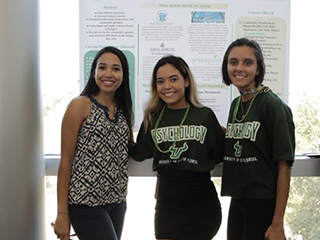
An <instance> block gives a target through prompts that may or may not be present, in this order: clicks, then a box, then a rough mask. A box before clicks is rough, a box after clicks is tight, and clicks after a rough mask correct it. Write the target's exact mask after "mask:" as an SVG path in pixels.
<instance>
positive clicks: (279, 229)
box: [265, 224, 286, 240]
mask: <svg viewBox="0 0 320 240" xmlns="http://www.w3.org/2000/svg"><path fill="white" fill-rule="evenodd" d="M265 238H266V239H269V240H286V236H285V234H284V228H283V224H271V226H270V227H269V228H268V230H267V231H266V233H265Z"/></svg>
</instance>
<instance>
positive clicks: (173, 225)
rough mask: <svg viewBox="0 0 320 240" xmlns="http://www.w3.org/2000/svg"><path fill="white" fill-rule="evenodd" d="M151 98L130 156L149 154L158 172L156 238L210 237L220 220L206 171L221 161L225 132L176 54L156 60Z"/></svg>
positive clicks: (189, 239)
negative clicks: (198, 93)
mask: <svg viewBox="0 0 320 240" xmlns="http://www.w3.org/2000/svg"><path fill="white" fill-rule="evenodd" d="M151 86H152V91H151V99H150V101H149V102H148V105H147V108H146V110H145V118H144V122H143V123H142V124H141V127H140V130H139V134H138V137H137V144H136V145H135V147H134V148H133V151H132V152H131V155H132V157H133V159H135V160H137V161H142V160H144V159H147V158H153V170H154V171H157V189H156V199H157V202H156V208H155V209H156V213H155V236H156V238H157V239H166V240H173V239H182V240H210V239H212V238H213V237H214V236H215V235H216V233H217V232H218V230H219V227H220V224H221V207H220V202H219V199H218V196H217V192H216V189H215V186H214V184H213V182H212V181H211V175H210V171H211V170H213V168H214V167H215V165H216V164H218V163H219V162H221V161H222V154H223V143H224V133H223V131H222V129H221V127H220V124H219V123H218V120H217V118H216V116H215V114H214V113H213V111H212V110H211V109H210V108H207V107H203V106H202V105H201V104H200V102H199V101H198V98H197V91H196V85H195V81H194V78H193V76H192V73H191V71H190V69H189V66H188V65H187V63H186V62H185V61H184V60H183V59H182V58H180V57H175V56H166V57H163V58H162V59H160V60H159V61H158V62H157V64H156V66H155V67H154V70H153V74H152V82H151Z"/></svg>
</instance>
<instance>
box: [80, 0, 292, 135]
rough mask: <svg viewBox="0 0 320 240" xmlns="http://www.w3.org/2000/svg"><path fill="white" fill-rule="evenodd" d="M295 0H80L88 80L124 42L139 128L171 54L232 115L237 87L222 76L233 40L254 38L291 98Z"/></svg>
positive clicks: (214, 104) (219, 109)
mask: <svg viewBox="0 0 320 240" xmlns="http://www.w3.org/2000/svg"><path fill="white" fill-rule="evenodd" d="M289 29H290V0H241V1H239V0H220V1H210V2H205V1H197V0H193V1H190V0H183V1H178V0H177V1H167V2H162V1H155V0H144V1H142V0H135V1H129V0H118V1H114V0H86V1H80V70H81V74H80V83H81V84H80V87H81V89H83V87H84V85H85V84H86V81H87V79H88V74H89V71H90V67H91V63H92V60H93V57H94V55H95V53H96V52H97V51H99V50H100V49H101V48H103V47H105V46H115V47H117V48H119V49H121V50H122V51H123V52H124V53H125V55H126V56H127V58H128V62H129V68H130V87H131V93H132V97H133V104H134V115H135V124H134V125H135V129H136V130H137V128H138V127H139V126H140V123H141V121H142V119H143V110H144V106H145V104H146V102H147V100H148V98H149V93H150V81H151V74H152V70H153V67H154V65H155V63H156V62H157V61H158V60H159V59H160V58H161V57H162V56H164V55H167V54H173V55H176V56H180V57H182V58H183V59H184V60H185V61H186V62H187V63H188V65H189V66H190V68H191V71H192V73H193V75H194V77H195V79H196V83H197V86H198V92H199V97H200V100H201V102H202V103H203V104H204V105H205V106H208V107H210V108H212V109H213V111H214V112H215V114H216V115H217V117H218V119H219V122H220V123H221V125H225V124H226V122H227V115H228V111H229V106H230V103H231V101H232V99H233V98H234V97H235V96H236V95H237V92H236V91H235V89H234V88H233V87H226V86H225V85H224V84H223V83H222V77H221V64H222V58H223V55H224V52H225V50H226V48H227V46H228V45H229V44H230V43H231V42H232V41H233V40H235V39H237V38H241V37H247V38H251V39H254V40H256V41H257V42H258V43H259V44H260V46H261V47H262V50H263V53H264V57H265V62H266V77H265V80H264V84H265V85H267V86H269V87H270V88H271V89H272V90H273V91H274V92H275V93H276V94H278V95H279V97H280V98H282V99H283V100H284V101H287V100H288V68H289V63H288V60H289Z"/></svg>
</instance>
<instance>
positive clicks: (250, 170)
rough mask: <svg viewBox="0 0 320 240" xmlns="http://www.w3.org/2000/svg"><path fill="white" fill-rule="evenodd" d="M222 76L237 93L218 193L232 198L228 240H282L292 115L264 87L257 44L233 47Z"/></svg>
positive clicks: (238, 43) (291, 148) (242, 43)
mask: <svg viewBox="0 0 320 240" xmlns="http://www.w3.org/2000/svg"><path fill="white" fill-rule="evenodd" d="M222 75H223V81H224V83H225V84H226V85H227V86H229V85H231V84H233V85H234V86H235V87H236V88H237V89H238V91H239V93H240V96H239V97H237V98H235V99H234V100H233V102H232V104H231V108H230V112H229V118H228V125H227V130H226V136H225V151H224V161H223V177H222V190H221V191H222V193H221V194H222V195H223V196H231V203H230V209H229V217H228V231H227V232H228V240H249V239H253V240H263V239H271V240H284V239H286V238H285V234H284V227H283V218H284V213H285V208H286V204H287V198H288V194H289V185H290V175H291V166H292V163H293V160H294V149H295V137H294V123H293V120H292V113H291V110H290V108H289V107H288V106H287V105H286V104H285V103H284V102H283V101H282V100H281V99H280V98H279V97H278V96H277V95H276V94H274V93H273V92H272V91H271V90H270V89H269V88H268V87H266V86H263V85H262V82H263V80H264V75H265V63H264V59H263V55H262V50H261V48H260V46H259V45H258V44H257V43H256V42H255V41H253V40H249V39H246V38H242V39H238V40H236V41H234V42H233V43H231V45H230V46H229V47H228V49H227V51H226V53H225V55H224V59H223V64H222Z"/></svg>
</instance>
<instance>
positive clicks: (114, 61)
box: [94, 52, 123, 96]
mask: <svg viewBox="0 0 320 240" xmlns="http://www.w3.org/2000/svg"><path fill="white" fill-rule="evenodd" d="M94 78H95V81H96V83H97V85H98V87H99V89H100V93H105V94H111V95H113V96H114V94H115V92H116V90H117V89H118V88H119V87H120V86H121V84H122V81H123V71H122V65H121V61H120V59H119V58H118V56H117V55H115V54H113V53H109V52H108V53H104V54H102V55H101V57H100V58H99V60H98V62H97V66H96V69H95V74H94Z"/></svg>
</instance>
